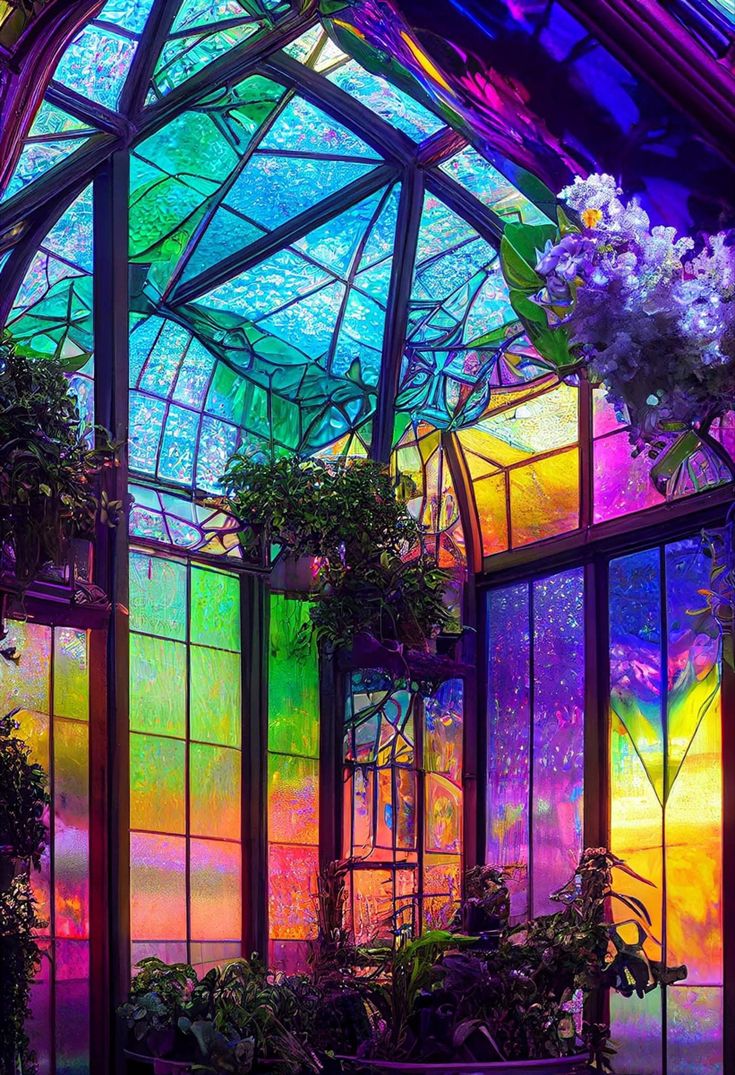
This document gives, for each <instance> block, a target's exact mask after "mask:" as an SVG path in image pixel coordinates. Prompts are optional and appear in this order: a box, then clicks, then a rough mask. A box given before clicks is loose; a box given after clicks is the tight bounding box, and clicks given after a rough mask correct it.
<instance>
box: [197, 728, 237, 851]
mask: <svg viewBox="0 0 735 1075" xmlns="http://www.w3.org/2000/svg"><path fill="white" fill-rule="evenodd" d="M241 766H242V757H241V755H240V751H239V750H231V749H229V748H227V747H214V746H206V745H204V744H201V743H192V745H191V747H190V748H189V788H190V791H189V802H190V807H189V809H190V819H189V829H190V832H191V833H192V835H194V836H219V837H222V838H223V839H228V838H229V839H232V840H239V839H240V781H241Z"/></svg>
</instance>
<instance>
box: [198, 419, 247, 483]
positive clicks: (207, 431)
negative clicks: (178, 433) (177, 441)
mask: <svg viewBox="0 0 735 1075" xmlns="http://www.w3.org/2000/svg"><path fill="white" fill-rule="evenodd" d="M237 441H238V436H237V429H236V427H235V426H231V425H228V424H227V423H226V422H220V421H218V420H217V419H216V418H207V417H205V418H203V419H202V431H201V434H200V440H199V455H198V457H197V469H196V484H197V486H198V487H199V488H201V489H211V490H212V491H213V492H218V491H220V489H221V484H220V478H221V477H222V475H223V474H224V472H225V468H226V466H227V460H228V459H229V458H230V456H231V455H232V453H233V452H234V451H235V449H236V448H237Z"/></svg>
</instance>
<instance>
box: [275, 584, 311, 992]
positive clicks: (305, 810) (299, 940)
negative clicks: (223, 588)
mask: <svg viewBox="0 0 735 1075" xmlns="http://www.w3.org/2000/svg"><path fill="white" fill-rule="evenodd" d="M318 868H319V663H318V660H317V653H316V646H315V643H314V639H313V635H312V633H311V629H310V619H309V606H308V603H307V602H305V601H298V600H294V599H291V598H288V597H284V596H281V595H279V594H272V595H271V598H270V631H269V653H268V921H269V936H270V960H271V963H272V965H273V966H274V967H277V968H278V969H280V970H285V971H294V970H296V969H297V968H298V969H303V968H304V967H305V966H306V955H307V952H306V945H305V943H304V942H305V941H306V940H308V938H310V937H313V936H315V896H316V876H317V870H318Z"/></svg>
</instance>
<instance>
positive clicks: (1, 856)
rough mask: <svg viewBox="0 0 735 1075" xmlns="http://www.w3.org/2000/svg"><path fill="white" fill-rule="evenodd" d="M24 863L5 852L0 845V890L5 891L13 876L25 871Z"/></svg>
mask: <svg viewBox="0 0 735 1075" xmlns="http://www.w3.org/2000/svg"><path fill="white" fill-rule="evenodd" d="M25 869H26V867H25V864H24V863H23V862H21V860H20V859H17V858H14V857H13V856H11V855H9V854H7V853H6V852H5V849H4V848H3V847H2V846H0V892H7V890H8V889H9V888H10V883H11V881H12V880H13V878H14V877H19V876H20V875H21V874H22V873H25Z"/></svg>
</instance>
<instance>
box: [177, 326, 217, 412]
mask: <svg viewBox="0 0 735 1075" xmlns="http://www.w3.org/2000/svg"><path fill="white" fill-rule="evenodd" d="M189 339H190V342H189V346H188V350H187V352H186V358H185V359H184V361H183V363H182V365H181V369H180V370H179V376H178V377H177V379H176V388H175V389H174V394H173V398H174V399H175V400H176V402H177V403H188V404H189V406H191V407H200V406H201V405H202V404H203V402H204V397H205V395H206V392H207V386H208V384H209V381H210V378H211V376H212V370H213V369H214V361H215V360H214V358H213V356H212V355H211V354H210V353H209V351H207V349H206V348H205V347H202V345H201V344H200V343H199V341H198V340H195V339H193V338H192V337H189Z"/></svg>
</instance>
